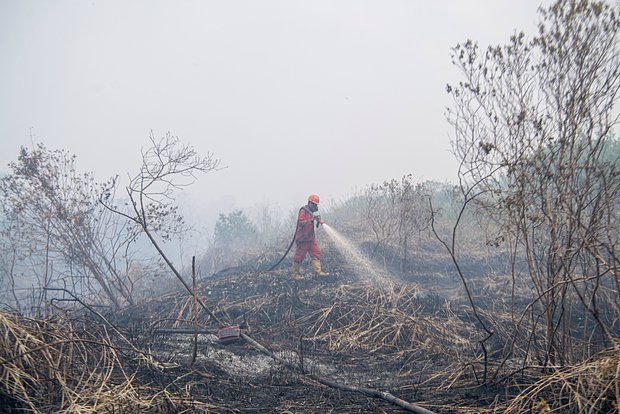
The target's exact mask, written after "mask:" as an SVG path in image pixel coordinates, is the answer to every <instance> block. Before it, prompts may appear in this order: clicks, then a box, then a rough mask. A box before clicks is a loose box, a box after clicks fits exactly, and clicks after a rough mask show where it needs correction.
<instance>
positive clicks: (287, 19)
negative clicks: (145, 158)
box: [0, 0, 541, 211]
mask: <svg viewBox="0 0 620 414" xmlns="http://www.w3.org/2000/svg"><path fill="white" fill-rule="evenodd" d="M540 4H541V2H540V1H533V0H510V1H507V0H506V1H504V0H502V1H496V0H493V1H492V0H487V1H483V0H475V1H464V0H451V1H448V0H445V1H432V2H430V1H416V0H407V1H405V0H402V1H391V0H387V1H386V0H381V1H361V0H350V1H337V0H330V1H314V0H313V1H295V0H282V1H273V0H262V1H256V0H252V1H190V0H186V1H153V0H148V1H147V0H144V1H140V0H134V1H114V0H106V1H98V0H97V1H81V0H80V1H77V0H75V1H68V0H55V1H48V0H40V1H35V0H23V1H22V0H0V92H1V93H0V171H1V172H6V171H8V168H7V167H6V166H7V164H8V163H9V162H10V161H12V160H15V159H16V158H17V154H18V149H19V147H20V146H22V145H23V146H31V145H32V143H33V142H42V143H44V144H45V145H46V146H47V147H48V148H53V149H56V148H62V149H66V150H68V151H69V152H71V153H74V154H76V155H77V157H78V163H79V167H80V169H82V170H89V171H94V172H95V173H96V174H97V177H98V178H99V179H101V180H103V179H105V178H107V177H109V176H113V175H116V174H119V175H120V176H121V177H126V176H127V174H128V173H132V172H134V171H136V170H137V168H138V167H139V162H140V149H141V148H143V147H146V146H148V144H149V141H148V137H149V134H150V133H151V131H152V133H153V135H154V136H155V137H161V136H163V135H164V134H165V133H166V132H170V133H171V134H172V135H174V136H178V137H179V138H180V139H181V140H182V141H184V142H187V143H189V144H191V145H192V146H194V147H195V148H196V149H197V150H198V151H199V152H201V153H207V152H211V153H213V154H214V155H215V156H216V157H217V158H219V159H221V162H222V165H225V166H227V168H226V169H223V170H221V171H218V172H213V173H210V174H208V175H206V176H204V177H201V178H200V180H199V181H198V183H197V184H195V185H194V186H193V187H191V188H189V189H188V190H186V191H185V193H184V194H183V195H182V198H183V199H184V200H189V201H192V202H194V203H195V204H196V206H200V208H203V209H204V210H205V211H215V210H218V209H220V210H225V209H231V208H243V207H247V206H252V205H258V204H261V203H267V204H272V205H280V206H284V207H288V206H298V205H301V204H302V203H304V202H305V199H306V197H307V195H308V194H310V193H317V194H319V195H321V196H322V199H323V200H324V201H325V202H328V201H329V200H338V199H342V198H343V197H347V196H348V195H350V194H352V193H354V192H355V191H358V190H360V189H363V188H364V187H365V186H366V185H369V184H372V183H377V182H381V181H383V180H385V179H391V178H399V177H401V176H403V175H404V174H409V173H412V174H414V177H416V179H417V180H437V181H453V180H455V179H456V169H457V165H456V162H455V161H454V159H453V156H452V154H451V153H450V135H451V128H450V126H449V124H448V123H447V122H446V121H445V118H444V110H445V107H446V106H447V105H449V104H450V101H449V96H448V95H447V93H446V84H447V83H454V82H457V81H458V80H459V74H458V72H457V71H456V69H455V68H454V67H453V66H452V64H451V62H450V49H451V47H453V46H455V45H456V44H457V43H459V42H463V41H465V40H467V39H472V40H475V41H478V42H479V44H480V45H481V46H482V47H486V46H487V45H489V44H493V45H494V44H503V43H506V42H507V41H508V39H509V37H510V35H512V34H513V33H514V32H515V30H517V31H519V30H524V31H525V32H526V33H529V34H534V33H535V30H536V29H535V28H536V22H537V8H538V7H539V6H540Z"/></svg>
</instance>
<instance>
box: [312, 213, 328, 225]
mask: <svg viewBox="0 0 620 414" xmlns="http://www.w3.org/2000/svg"><path fill="white" fill-rule="evenodd" d="M314 219H315V220H316V228H317V229H318V228H319V226H320V225H321V224H324V223H325V222H324V221H323V219H321V216H320V215H318V214H317V215H315V216H314Z"/></svg>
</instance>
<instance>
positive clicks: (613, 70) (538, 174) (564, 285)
mask: <svg viewBox="0 0 620 414" xmlns="http://www.w3.org/2000/svg"><path fill="white" fill-rule="evenodd" d="M618 12H619V9H618V4H617V3H616V4H615V5H614V6H610V5H608V4H606V3H604V2H591V1H587V0H583V1H582V0H579V1H577V0H571V1H558V2H556V3H555V4H553V5H552V6H551V7H549V8H548V9H546V10H541V12H540V15H541V21H540V24H539V33H538V35H536V36H534V37H532V38H528V37H527V36H526V35H525V34H523V33H519V34H515V35H514V36H512V37H511V39H510V42H509V43H508V44H506V45H505V46H497V47H489V48H488V49H487V50H481V49H480V48H479V47H478V46H477V45H476V44H475V43H474V42H472V41H467V42H466V43H463V44H460V45H458V46H457V47H455V48H454V50H453V52H454V53H453V62H454V64H455V65H456V67H457V68H458V69H460V71H461V75H462V78H463V80H462V81H461V82H459V83H458V85H454V86H450V85H449V86H448V88H447V89H448V93H450V94H451V95H452V98H453V105H452V107H451V108H450V109H448V113H447V117H448V120H449V121H450V123H451V124H452V126H453V127H454V139H453V148H454V152H455V154H456V156H457V158H458V160H459V161H460V162H461V169H460V171H459V178H460V182H461V186H462V188H463V190H464V192H468V193H470V194H480V195H481V196H480V197H478V199H477V202H478V205H479V206H482V207H484V208H486V213H487V214H488V217H490V218H492V219H494V220H496V221H497V223H498V224H500V225H501V229H502V230H501V231H502V237H503V238H504V240H511V241H512V246H513V247H514V249H515V252H514V254H515V256H518V257H519V258H523V260H524V261H525V267H526V273H527V275H528V276H529V283H530V286H531V287H532V302H531V303H530V305H529V306H527V307H526V310H527V313H525V311H523V312H524V313H522V314H521V315H520V316H518V317H516V318H515V321H516V322H515V326H514V335H513V337H512V338H511V339H510V341H509V346H508V347H507V351H506V352H507V354H511V355H514V353H516V352H517V348H516V347H515V346H514V344H515V341H516V338H517V337H521V338H523V337H525V338H526V341H527V343H526V344H524V345H523V346H522V347H518V348H519V352H520V355H519V356H520V357H521V358H522V360H523V361H524V362H523V363H524V364H525V363H526V361H528V360H529V359H530V358H531V357H532V355H531V354H532V352H535V353H537V354H538V356H537V357H536V358H538V359H539V361H538V362H539V363H541V364H543V365H546V364H570V363H573V362H574V361H576V360H580V359H582V358H584V357H586V356H588V355H589V354H591V352H592V351H595V350H596V349H599V348H600V347H601V346H602V345H604V344H597V343H594V342H593V338H594V337H592V336H589V335H590V334H589V333H588V334H584V335H583V336H581V337H579V336H576V334H575V332H576V331H577V330H581V331H582V332H589V331H590V329H589V326H588V324H591V325H593V327H594V328H596V330H597V332H598V336H599V338H600V339H601V340H602V341H605V340H609V339H611V337H615V336H617V334H618V327H617V326H616V325H615V322H613V321H614V320H617V318H618V317H619V316H620V308H619V307H618V302H617V299H612V298H613V296H614V294H613V293H612V292H613V290H614V289H617V287H618V285H619V283H620V281H619V280H618V276H619V275H618V263H619V262H618V260H617V259H618V256H617V253H618V252H617V249H616V246H617V245H618V232H617V228H618V227H617V226H618V214H617V213H616V210H617V207H618V201H619V200H620V199H619V197H618V196H619V190H620V181H619V177H620V175H619V170H618V164H617V162H616V160H613V159H610V157H606V155H605V154H608V152H609V149H610V145H611V144H610V143H613V139H612V130H613V127H614V126H615V125H616V123H617V120H618V118H617V111H615V110H614V105H615V103H616V101H617V98H618V88H619V86H620V66H619V62H620V60H619V59H620V54H619V53H618V52H619V51H618V37H617V35H618V29H619V28H620V20H619V13H618ZM610 228H611V229H616V231H613V230H612V231H610V230H609V229H610ZM518 276H519V275H518V274H513V280H515V278H518ZM615 296H617V294H616V295H615ZM603 314H604V315H605V317H602V315H603ZM527 318H529V321H528V322H529V323H528V324H525V321H526V319H527ZM580 321H581V322H580ZM525 325H527V326H528V329H529V331H527V332H522V331H523V329H524V328H523V327H524V326H525ZM540 325H542V326H543V329H542V330H539V329H538V328H537V326H540ZM535 343H540V344H541V345H542V347H541V348H540V349H536V350H534V351H533V349H534V348H535V347H534V346H533V345H534V344H535Z"/></svg>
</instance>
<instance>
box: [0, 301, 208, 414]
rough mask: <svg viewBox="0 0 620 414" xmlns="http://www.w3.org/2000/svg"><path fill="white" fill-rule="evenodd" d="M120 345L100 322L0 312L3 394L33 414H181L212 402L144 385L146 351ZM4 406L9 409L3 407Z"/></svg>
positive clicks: (0, 377)
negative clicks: (139, 378)
mask: <svg viewBox="0 0 620 414" xmlns="http://www.w3.org/2000/svg"><path fill="white" fill-rule="evenodd" d="M133 352H134V350H133V349H131V348H128V347H124V348H123V347H118V346H116V345H115V344H114V341H113V339H112V337H111V335H110V334H109V333H108V332H107V331H106V330H105V329H104V328H102V327H101V326H99V327H97V326H95V325H90V326H88V327H85V326H83V327H80V328H79V329H77V328H75V327H74V324H72V323H71V322H69V321H66V320H33V319H28V318H23V317H19V316H15V315H12V314H7V313H0V384H1V390H0V392H1V393H2V394H4V396H3V397H4V399H5V400H6V399H9V400H12V401H13V405H14V406H16V408H20V409H27V410H29V411H30V412H34V413H44V412H55V413H97V412H123V413H133V412H147V411H148V412H151V411H156V412H161V413H166V412H171V413H172V412H175V413H176V412H183V411H188V412H189V411H190V408H191V412H196V411H208V410H209V409H210V408H212V407H213V406H212V405H210V404H206V403H199V402H196V401H192V400H191V399H189V398H188V397H187V396H186V395H182V394H179V393H175V392H172V391H169V390H168V389H166V388H163V389H161V388H159V389H158V388H156V387H150V386H145V385H141V384H139V383H138V382H137V381H136V375H137V373H138V371H139V369H140V366H141V365H145V364H144V355H133V357H134V358H132V357H128V356H129V355H131V354H132V353H133ZM5 408H6V407H5Z"/></svg>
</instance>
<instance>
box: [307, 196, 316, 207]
mask: <svg viewBox="0 0 620 414" xmlns="http://www.w3.org/2000/svg"><path fill="white" fill-rule="evenodd" d="M308 201H310V202H311V203H314V204H316V205H317V206H318V205H319V196H318V195H316V194H311V195H310V196H309V197H308Z"/></svg>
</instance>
